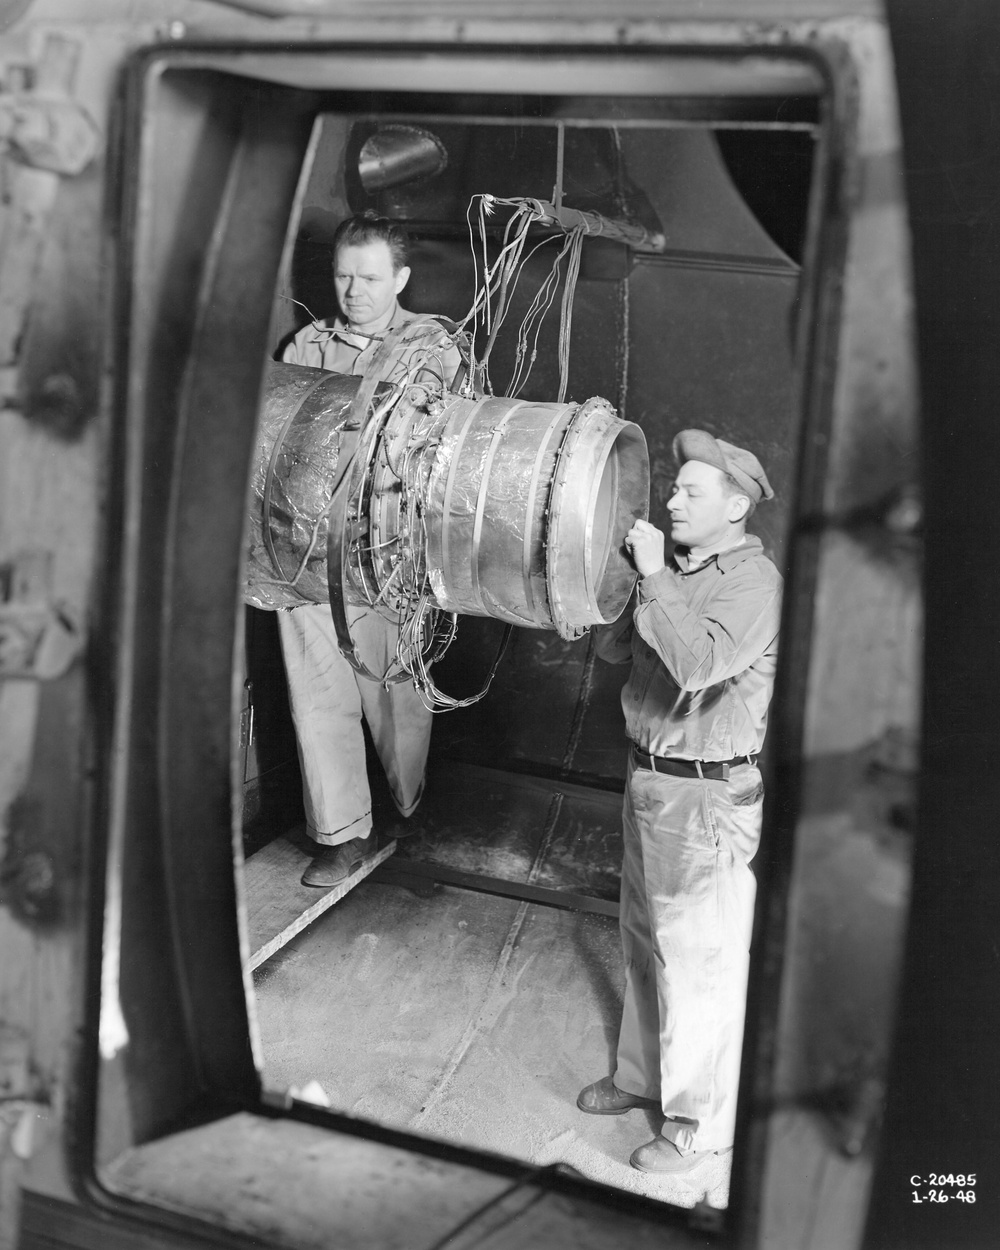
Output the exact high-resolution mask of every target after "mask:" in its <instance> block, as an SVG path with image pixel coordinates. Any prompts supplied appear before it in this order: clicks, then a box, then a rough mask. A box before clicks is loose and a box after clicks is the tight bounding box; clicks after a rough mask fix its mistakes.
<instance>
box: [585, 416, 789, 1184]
mask: <svg viewBox="0 0 1000 1250" xmlns="http://www.w3.org/2000/svg"><path fill="white" fill-rule="evenodd" d="M673 446H674V456H675V459H676V460H677V463H678V466H679V468H678V472H677V476H676V479H675V482H674V489H673V492H672V494H671V496H670V499H669V501H668V503H667V509H668V511H669V514H670V537H671V538H672V539H673V541H674V543H675V544H676V546H675V549H674V552H673V555H672V557H671V559H670V560H669V562H668V561H667V560H666V559H665V554H664V535H663V533H662V532H661V531H660V530H658V529H656V528H655V526H653V525H651V524H649V522H647V521H636V523H635V525H634V526H633V527H632V529H631V530H630V531H629V533H628V535H627V536H626V539H625V542H626V546H627V547H628V548H629V550H630V552H631V555H632V559H633V562H634V563H635V567H636V569H637V570H638V572H639V575H640V580H639V583H638V587H637V598H636V600H635V601H634V611H631V610H627V611H626V613H625V614H624V616H623V617H622V618H621V619H620V620H619V621H618V622H616V624H615V625H613V626H611V627H609V629H608V630H607V631H605V632H604V634H603V636H602V637H601V638H600V640H599V642H598V654H599V655H600V656H601V657H602V658H603V659H606V660H609V661H611V662H613V663H614V662H618V663H624V662H626V661H628V660H631V661H632V672H631V674H630V676H629V679H628V681H627V683H626V685H625V688H624V690H623V691H622V707H623V709H624V712H625V725H626V732H627V734H628V736H629V738H630V739H631V748H630V752H629V761H628V771H627V776H626V787H625V801H624V810H623V827H624V861H623V865H622V887H621V933H622V947H623V953H624V959H625V968H626V988H625V1003H624V1009H623V1013H622V1022H621V1030H620V1034H619V1039H618V1058H617V1068H616V1070H615V1072H614V1073H613V1074H612V1075H611V1076H606V1077H604V1078H603V1079H602V1080H600V1081H597V1082H596V1083H595V1084H593V1085H589V1086H587V1088H586V1089H584V1090H583V1091H582V1092H581V1093H580V1096H579V1098H578V1100H577V1105H578V1106H579V1108H580V1109H581V1110H582V1111H586V1112H589V1113H591V1114H594V1115H622V1114H624V1113H625V1112H627V1111H630V1110H631V1109H632V1108H633V1107H651V1106H654V1105H657V1104H658V1105H659V1106H660V1108H661V1109H662V1111H663V1115H664V1117H665V1119H664V1123H663V1127H662V1129H661V1132H660V1136H658V1137H656V1138H654V1140H653V1141H651V1142H648V1143H647V1144H646V1145H643V1146H640V1147H639V1148H638V1149H637V1150H636V1151H634V1153H633V1154H632V1157H631V1160H630V1162H631V1163H632V1166H633V1167H635V1168H638V1169H640V1170H641V1171H646V1172H658V1173H673V1174H683V1173H687V1172H690V1171H692V1170H693V1169H694V1168H695V1167H697V1166H699V1165H700V1164H701V1163H702V1162H703V1161H705V1160H707V1159H709V1158H711V1157H712V1156H716V1155H720V1154H725V1153H727V1152H728V1151H729V1150H730V1149H731V1148H732V1142H733V1132H734V1126H735V1118H736V1093H737V1085H738V1082H739V1067H740V1049H741V1044H742V1037H743V1018H744V1011H745V1002H746V980H747V968H748V962H749V944H750V930H751V923H752V919H753V902H754V878H753V874H752V872H751V870H750V861H751V860H752V859H753V856H754V854H755V852H756V850H757V844H758V841H759V838H760V827H761V811H762V805H763V798H764V791H763V786H762V785H761V775H760V772H759V770H758V768H757V763H756V760H757V755H758V753H759V752H760V749H761V746H762V745H763V741H764V731H765V726H766V721H767V707H768V702H769V700H770V698H771V690H772V687H773V683H774V673H775V661H776V655H777V642H778V623H779V616H780V605H781V576H780V575H779V573H778V570H777V569H776V568H775V566H774V565H773V564H772V563H771V561H770V560H769V559H768V558H767V557H766V556H765V555H764V552H763V548H762V546H761V542H760V539H758V538H756V537H754V536H753V535H750V534H748V533H747V532H746V523H747V519H748V517H749V516H750V514H751V513H752V512H753V510H754V508H755V507H756V505H757V503H758V502H759V501H760V500H761V499H771V498H773V496H774V492H773V491H772V489H771V486H770V483H769V482H768V480H767V476H766V474H765V472H764V469H763V468H762V466H761V464H760V461H759V460H758V459H757V457H756V456H754V455H753V454H752V453H751V452H749V451H745V450H744V449H743V448H740V447H734V446H733V445H732V444H730V443H727V442H724V441H723V440H722V439H717V438H713V437H712V435H711V434H708V433H706V432H705V431H704V430H682V431H681V433H680V434H678V435H677V437H676V438H675V439H674V445H673Z"/></svg>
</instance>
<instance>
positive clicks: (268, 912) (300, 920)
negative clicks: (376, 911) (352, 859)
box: [243, 838, 396, 969]
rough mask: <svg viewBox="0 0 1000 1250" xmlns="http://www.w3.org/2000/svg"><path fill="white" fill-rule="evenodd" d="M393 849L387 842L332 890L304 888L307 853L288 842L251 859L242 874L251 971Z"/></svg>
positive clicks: (278, 841) (278, 842) (273, 845)
mask: <svg viewBox="0 0 1000 1250" xmlns="http://www.w3.org/2000/svg"><path fill="white" fill-rule="evenodd" d="M395 849H396V843H395V842H387V843H386V845H385V846H383V847H381V848H380V849H379V850H378V851H376V852H375V854H374V855H371V856H369V857H368V858H367V859H366V860H364V862H363V863H361V864H360V865H359V866H358V867H357V868H356V869H355V870H354V872H352V873H351V874H350V876H348V877H345V878H344V880H343V881H341V882H340V884H339V885H336V886H334V887H333V889H331V890H318V889H316V887H315V886H308V885H302V883H301V881H300V878H301V876H302V873H303V872H304V871H305V869H306V865H307V864H308V863H309V858H310V857H309V854H308V852H306V851H304V850H301V849H300V848H299V847H297V846H294V845H293V844H292V843H291V842H289V841H288V839H287V838H275V840H274V841H273V842H269V843H268V844H267V846H265V847H263V848H262V849H261V850H259V851H258V852H257V853H256V855H252V856H251V857H250V858H249V859H248V860H247V861H246V864H245V865H244V868H243V889H244V897H245V899H246V910H247V935H248V937H249V944H250V952H251V953H250V959H249V966H250V968H251V969H253V968H257V967H259V966H260V965H261V964H262V963H263V962H264V960H265V959H270V958H271V956H272V955H273V954H274V953H275V951H279V950H280V949H281V948H282V947H283V946H284V945H285V944H286V943H288V942H290V941H291V940H292V938H293V937H295V935H296V934H297V933H301V932H302V930H303V929H304V928H305V927H306V926H307V925H310V924H312V922H313V921H314V920H315V919H316V918H317V917H318V916H321V915H322V914H323V912H325V911H326V910H327V909H328V908H330V907H332V906H333V905H334V903H338V902H340V900H341V899H342V898H343V897H344V896H345V895H346V894H348V893H349V892H350V891H351V890H353V889H354V887H355V886H356V885H357V884H358V882H359V881H363V880H364V879H365V877H367V876H368V874H369V873H370V872H372V871H374V869H376V868H377V867H378V866H379V864H381V863H382V862H383V861H384V860H387V859H388V858H389V856H390V855H391V854H392V853H393V851H394V850H395Z"/></svg>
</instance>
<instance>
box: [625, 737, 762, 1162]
mask: <svg viewBox="0 0 1000 1250" xmlns="http://www.w3.org/2000/svg"><path fill="white" fill-rule="evenodd" d="M763 797H764V792H763V787H762V785H761V778H760V772H759V770H758V769H757V768H755V767H752V766H751V765H749V764H744V765H740V766H738V767H734V768H733V769H732V772H731V775H730V779H729V781H703V780H701V779H699V778H693V779H691V780H688V779H686V778H681V777H669V776H666V775H664V774H662V773H654V772H650V771H649V770H648V769H641V768H636V767H635V766H634V763H633V762H632V760H630V761H629V770H628V776H627V780H626V787H625V803H624V810H623V823H624V842H625V855H624V861H623V865H622V889H621V934H622V948H623V953H624V956H625V971H626V985H625V1005H624V1010H623V1013H622V1024H621V1032H620V1034H619V1038H618V1067H617V1070H616V1072H615V1075H614V1082H615V1084H616V1085H617V1086H618V1088H619V1089H620V1090H623V1091H625V1092H627V1093H630V1094H638V1095H641V1096H642V1097H645V1098H653V1099H658V1100H659V1101H660V1104H661V1106H662V1108H663V1114H664V1116H665V1117H666V1119H665V1121H664V1124H663V1128H662V1130H661V1132H662V1134H663V1136H664V1137H666V1138H668V1139H669V1140H670V1141H672V1142H674V1143H675V1144H676V1145H677V1146H678V1147H679V1148H680V1149H681V1150H682V1151H685V1152H686V1151H689V1150H721V1149H725V1148H726V1147H729V1146H731V1145H732V1144H733V1132H734V1128H735V1123H736V1093H737V1086H738V1083H739V1073H740V1049H741V1046H742V1042H743V1019H744V1014H745V1009H746V987H747V970H748V965H749V946H750V931H751V926H752V922H753V905H754V895H755V892H756V883H755V881H754V877H753V873H752V872H751V870H750V861H751V859H752V858H753V856H754V854H755V852H756V850H757V845H758V843H759V841H760V824H761V810H762V806H763Z"/></svg>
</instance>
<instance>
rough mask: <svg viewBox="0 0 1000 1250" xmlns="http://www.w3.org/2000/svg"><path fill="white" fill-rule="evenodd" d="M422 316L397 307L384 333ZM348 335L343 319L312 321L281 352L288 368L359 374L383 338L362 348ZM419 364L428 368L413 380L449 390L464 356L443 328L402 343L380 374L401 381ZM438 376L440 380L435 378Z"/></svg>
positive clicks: (366, 341)
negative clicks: (389, 364)
mask: <svg viewBox="0 0 1000 1250" xmlns="http://www.w3.org/2000/svg"><path fill="white" fill-rule="evenodd" d="M423 315H424V314H422V313H414V312H408V311H407V310H406V309H405V308H401V307H400V306H399V304H397V305H396V311H395V312H394V313H393V315H392V320H391V321H390V322H389V325H388V326H387V327H386V328H385V330H383V331H382V332H381V333H382V334H383V335H385V334H388V332H389V331H390V330H394V329H396V327H397V326H399V325H401V324H405V323H406V322H407V321H415V320H416V319H417V318H418V317H420V316H423ZM348 333H349V331H348V328H347V323H346V322H345V321H343V320H342V319H341V318H340V317H328V318H326V319H324V320H323V321H313V322H312V323H311V324H310V325H307V326H305V327H304V328H303V329H301V330H300V331H299V332H298V334H296V335H295V337H294V338H293V339H292V341H291V342H290V343H289V344H288V345H287V346H286V347H285V350H284V351H283V352H282V353H281V359H282V360H283V361H284V362H285V364H288V365H308V366H309V367H310V368H312V369H330V370H332V371H333V372H334V373H346V374H354V375H360V374H362V373H364V371H365V368H366V366H367V365H368V362H369V361H370V360H371V358H372V357H373V356H374V354H375V352H376V350H377V349H378V347H379V345H380V342H381V339H375V338H373V339H363V340H362V344H361V345H360V346H359V345H358V344H357V343H353V342H350V341H349V340H348V338H347V337H345V336H346V335H347V334H348ZM417 363H423V364H424V365H425V366H426V368H425V369H422V370H419V371H418V372H417V373H416V374H415V375H414V376H413V377H412V378H411V381H417V382H430V381H441V382H443V383H444V385H446V386H449V387H450V386H451V385H452V383H453V382H454V380H455V375H456V373H457V372H458V370H459V367H460V365H461V363H462V355H461V353H460V352H459V350H458V348H457V347H456V346H455V345H454V343H452V342H451V340H450V339H449V338H448V336H447V335H446V333H445V331H444V329H443V328H442V329H441V330H440V332H434V331H433V330H431V331H429V332H428V331H424V333H422V334H421V335H420V336H419V337H418V338H417V339H416V340H415V341H413V342H404V343H402V344H400V346H399V348H398V349H397V351H396V353H395V354H394V358H393V361H392V364H391V366H390V367H389V368H388V369H383V370H382V371H381V374H380V379H381V380H382V381H384V382H402V381H403V380H404V379H405V378H406V377H407V374H408V372H409V370H410V367H411V366H412V365H415V364H417ZM439 374H440V375H441V377H440V378H438V377H437V376H436V375H439Z"/></svg>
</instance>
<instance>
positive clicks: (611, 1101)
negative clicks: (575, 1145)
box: [576, 1076, 660, 1115]
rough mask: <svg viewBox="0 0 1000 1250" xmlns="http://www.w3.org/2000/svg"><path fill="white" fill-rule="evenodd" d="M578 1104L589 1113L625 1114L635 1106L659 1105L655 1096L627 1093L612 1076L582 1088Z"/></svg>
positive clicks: (604, 1077) (603, 1077)
mask: <svg viewBox="0 0 1000 1250" xmlns="http://www.w3.org/2000/svg"><path fill="white" fill-rule="evenodd" d="M576 1105H577V1106H578V1107H579V1108H580V1110H581V1111H586V1113H587V1114H588V1115H624V1114H625V1112H626V1111H631V1110H632V1108H633V1107H659V1105H660V1104H659V1103H658V1102H656V1100H655V1099H653V1098H640V1097H639V1095H638V1094H626V1093H624V1092H623V1091H622V1090H620V1089H619V1088H618V1086H617V1085H616V1084H615V1083H614V1080H613V1079H612V1078H611V1077H610V1076H602V1077H601V1079H600V1080H599V1081H595V1082H594V1084H593V1085H588V1086H587V1088H586V1089H582V1090H580V1096H579V1097H578V1098H577V1100H576Z"/></svg>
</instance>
